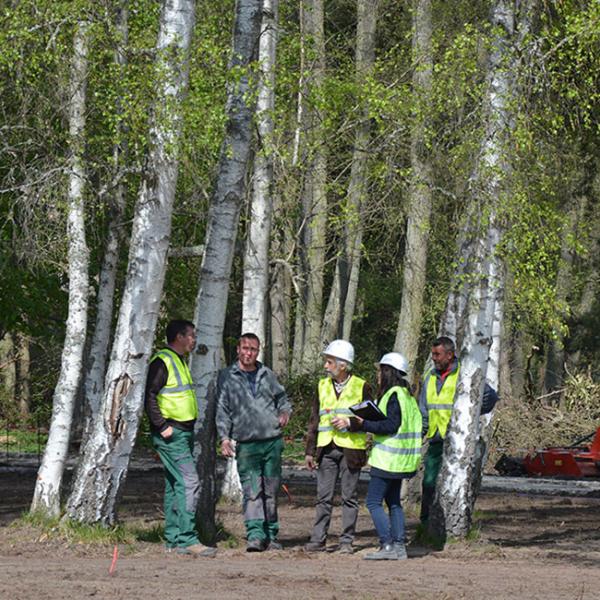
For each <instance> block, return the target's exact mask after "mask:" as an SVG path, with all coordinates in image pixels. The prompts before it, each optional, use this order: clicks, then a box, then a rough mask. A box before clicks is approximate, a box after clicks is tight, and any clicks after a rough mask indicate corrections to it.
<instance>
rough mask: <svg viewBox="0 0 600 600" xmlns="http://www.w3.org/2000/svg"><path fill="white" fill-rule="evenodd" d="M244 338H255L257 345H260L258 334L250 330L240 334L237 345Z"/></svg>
mask: <svg viewBox="0 0 600 600" xmlns="http://www.w3.org/2000/svg"><path fill="white" fill-rule="evenodd" d="M244 338H247V339H249V340H255V341H256V342H257V343H258V345H259V346H260V340H259V339H258V336H257V335H256V334H255V333H251V332H248V333H242V335H240V339H239V340H238V346H239V345H240V344H241V343H242V340H243V339H244Z"/></svg>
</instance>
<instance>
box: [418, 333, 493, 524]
mask: <svg viewBox="0 0 600 600" xmlns="http://www.w3.org/2000/svg"><path fill="white" fill-rule="evenodd" d="M431 360H432V361H433V368H432V369H431V370H430V371H428V372H427V374H426V375H425V379H424V381H423V386H422V387H421V393H420V394H419V408H420V410H421V415H422V417H423V431H424V432H426V433H425V437H426V438H427V440H428V441H429V446H428V448H427V452H426V454H425V458H424V460H423V463H424V467H425V471H424V474H423V496H422V499H421V523H422V524H423V525H425V524H426V523H427V521H428V519H429V510H430V508H431V504H432V503H433V498H434V496H435V485H436V481H437V476H438V473H439V471H440V467H441V465H442V456H443V451H444V439H445V437H446V432H447V430H448V424H449V423H450V417H451V416H452V408H453V406H454V398H455V396H456V385H457V383H458V375H459V371H460V365H459V362H458V358H457V357H456V347H455V345H454V342H453V341H452V340H451V339H450V338H448V337H445V336H442V337H439V338H437V339H436V340H434V341H433V343H432V345H431ZM496 402H498V394H496V391H495V390H493V389H492V388H491V387H490V386H489V385H488V384H487V383H486V384H485V386H484V390H483V401H482V404H481V414H482V415H484V414H486V413H489V412H491V410H492V409H493V408H494V406H495V404H496Z"/></svg>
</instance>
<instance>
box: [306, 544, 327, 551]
mask: <svg viewBox="0 0 600 600" xmlns="http://www.w3.org/2000/svg"><path fill="white" fill-rule="evenodd" d="M325 550H326V546H325V542H308V544H304V552H325Z"/></svg>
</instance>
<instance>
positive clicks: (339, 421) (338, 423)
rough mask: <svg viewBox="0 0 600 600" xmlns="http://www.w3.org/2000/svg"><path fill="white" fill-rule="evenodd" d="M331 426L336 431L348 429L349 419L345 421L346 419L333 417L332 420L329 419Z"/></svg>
mask: <svg viewBox="0 0 600 600" xmlns="http://www.w3.org/2000/svg"><path fill="white" fill-rule="evenodd" d="M331 424H332V425H333V426H334V427H335V428H336V429H347V428H348V427H350V419H347V418H346V417H333V419H331Z"/></svg>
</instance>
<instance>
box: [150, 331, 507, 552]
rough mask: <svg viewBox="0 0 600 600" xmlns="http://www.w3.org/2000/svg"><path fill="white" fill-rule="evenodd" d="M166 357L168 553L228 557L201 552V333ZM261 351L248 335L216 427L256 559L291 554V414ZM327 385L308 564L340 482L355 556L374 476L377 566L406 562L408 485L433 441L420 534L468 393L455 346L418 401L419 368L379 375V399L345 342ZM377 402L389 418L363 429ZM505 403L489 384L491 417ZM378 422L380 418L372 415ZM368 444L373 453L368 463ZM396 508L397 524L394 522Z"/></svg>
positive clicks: (161, 445) (223, 390) (163, 434)
mask: <svg viewBox="0 0 600 600" xmlns="http://www.w3.org/2000/svg"><path fill="white" fill-rule="evenodd" d="M166 338H167V346H166V347H165V348H164V349H162V350H160V351H159V352H157V353H156V354H155V355H154V356H153V357H152V359H151V362H150V366H149V370H148V378H147V384H146V394H145V404H146V412H147V414H148V418H149V421H150V429H151V435H152V441H153V445H154V447H155V449H156V451H157V453H158V455H159V457H160V459H161V461H162V463H163V465H164V472H165V497H164V514H165V533H164V536H165V545H166V550H167V552H176V553H177V554H182V555H188V556H203V557H212V556H215V555H216V553H217V549H216V548H214V547H210V546H205V545H203V544H201V543H200V541H199V539H198V535H197V532H196V527H195V519H196V506H197V501H198V495H199V490H200V482H199V479H198V475H197V471H196V466H195V461H194V458H193V454H192V450H193V430H194V423H195V420H196V417H197V414H198V403H197V400H196V396H195V392H194V385H193V382H192V377H191V374H190V371H189V368H188V366H187V362H186V358H185V357H186V354H187V353H189V352H191V351H192V350H193V349H194V347H195V344H196V333H195V327H194V324H193V323H191V322H190V321H183V320H176V321H171V322H170V323H169V324H168V326H167V331H166ZM259 352H260V340H259V338H258V337H257V336H256V335H255V334H253V333H245V334H243V335H242V336H241V338H240V339H239V342H238V345H237V360H236V361H235V362H234V363H233V364H232V365H230V366H229V367H227V368H226V369H223V370H222V371H221V372H220V373H219V375H218V380H217V390H216V393H217V411H216V427H217V433H218V436H219V439H220V443H221V454H222V455H223V456H225V457H235V459H236V462H237V467H238V472H239V476H240V481H241V485H242V494H243V515H244V523H245V527H246V536H247V545H246V550H247V551H248V552H263V551H271V550H281V549H282V545H281V542H280V541H279V538H278V533H279V520H278V516H277V494H278V491H279V488H280V485H281V455H282V450H283V438H282V428H283V427H285V425H287V423H288V421H289V418H290V414H291V411H292V407H291V404H290V401H289V399H288V397H287V394H286V392H285V389H284V388H283V386H282V385H281V384H280V383H279V381H278V379H277V377H276V375H275V374H274V373H273V371H271V369H269V368H268V367H266V366H265V365H263V364H262V363H261V362H259V361H258V355H259ZM323 358H324V368H325V377H323V378H322V379H320V380H319V382H318V385H317V389H316V393H315V397H314V400H313V403H312V409H311V416H310V419H309V423H308V432H307V438H306V451H305V463H306V466H307V467H308V468H309V469H310V470H311V471H312V470H316V475H317V501H316V515H315V521H314V525H313V528H312V532H311V536H310V540H309V541H308V543H307V544H306V545H305V546H304V550H305V551H306V552H321V551H325V550H327V549H328V548H327V546H326V541H327V534H328V530H329V524H330V521H331V514H332V509H333V497H334V491H335V485H336V481H337V479H338V477H339V478H340V483H341V496H342V531H341V534H340V538H339V545H338V546H337V548H336V549H337V551H338V552H340V553H343V554H352V553H353V552H354V547H353V541H354V536H355V530H356V521H357V518H358V509H359V503H358V491H357V490H358V481H359V476H360V472H361V469H362V467H363V466H364V465H365V464H367V463H368V464H369V465H370V480H369V486H368V491H367V499H366V505H367V508H368V510H369V512H370V514H371V517H372V519H373V523H374V526H375V529H376V531H377V535H378V537H379V548H378V549H377V550H376V551H374V552H371V553H367V554H365V555H364V556H363V558H365V559H367V560H402V559H405V558H406V557H407V554H406V545H405V530H404V512H403V510H402V506H401V503H400V492H401V486H402V481H403V480H405V479H409V478H411V477H413V476H414V475H415V474H416V473H417V471H418V469H419V465H420V462H421V444H422V439H423V437H425V438H427V439H428V441H429V444H428V450H427V453H426V455H425V458H424V477H423V494H422V506H421V523H422V524H423V525H426V523H427V520H428V518H429V509H430V506H431V504H432V502H433V498H434V494H435V483H436V479H437V475H438V472H439V469H440V466H441V461H442V451H443V440H444V437H445V435H446V431H447V428H448V424H449V421H450V416H451V414H452V406H453V403H454V396H455V393H456V387H457V382H458V373H459V363H458V359H457V358H456V354H455V346H454V342H453V341H452V340H451V339H450V338H447V337H440V338H438V339H436V340H435V341H434V342H433V344H432V350H431V358H432V362H433V367H432V368H431V369H430V370H429V371H428V373H427V374H426V377H425V380H424V382H423V386H422V388H421V392H420V395H419V401H418V403H417V401H416V400H415V399H414V398H413V397H412V395H411V393H410V386H409V383H408V381H407V376H408V371H409V365H408V362H407V361H406V359H405V358H404V357H403V356H402V355H401V354H399V353H397V352H390V353H387V354H384V355H383V356H382V358H381V359H380V361H379V362H378V363H377V389H376V393H375V394H373V392H372V389H371V387H370V385H369V384H368V383H367V382H366V381H365V380H364V379H361V378H360V377H358V376H357V375H355V374H354V373H353V372H352V367H353V364H354V348H353V346H352V344H350V342H348V341H346V340H334V341H333V342H331V343H330V344H329V345H328V346H327V348H325V350H324V351H323ZM369 400H371V401H374V402H375V404H376V406H377V409H378V414H377V416H376V418H374V417H372V418H373V420H369V419H363V418H360V417H359V416H357V415H356V414H355V413H354V412H353V411H352V410H351V407H352V408H355V407H356V405H358V404H361V403H367V404H368V402H367V401H369ZM497 400H498V397H497V395H496V393H495V391H494V390H492V389H491V388H490V387H489V386H488V385H487V384H486V386H485V390H484V398H483V403H482V408H481V412H482V414H483V413H486V412H489V411H490V410H492V408H493V406H494V405H495V403H496V401H497ZM369 416H370V415H369ZM367 433H371V434H372V448H371V450H370V451H369V453H367V435H366V434H367ZM384 502H385V504H386V506H387V508H388V512H386V511H385V509H384V507H383V503H384Z"/></svg>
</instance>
